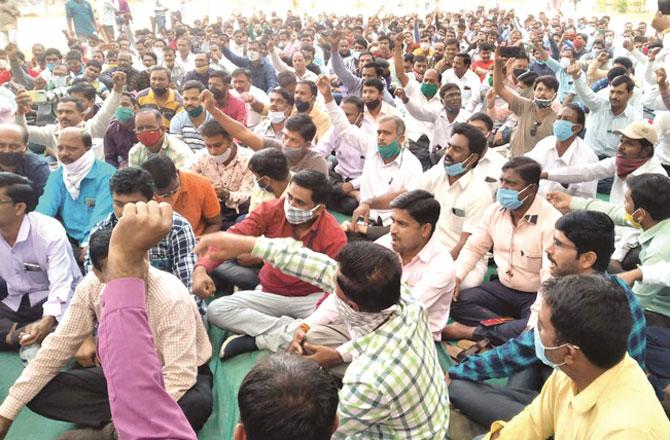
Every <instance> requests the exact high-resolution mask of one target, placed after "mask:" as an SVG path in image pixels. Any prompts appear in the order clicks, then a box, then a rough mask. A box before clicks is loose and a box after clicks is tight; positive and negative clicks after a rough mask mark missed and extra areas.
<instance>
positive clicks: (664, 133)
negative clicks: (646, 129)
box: [654, 111, 670, 165]
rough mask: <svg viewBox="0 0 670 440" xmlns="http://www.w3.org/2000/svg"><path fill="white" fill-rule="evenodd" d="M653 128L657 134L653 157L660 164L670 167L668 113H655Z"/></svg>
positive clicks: (669, 115)
mask: <svg viewBox="0 0 670 440" xmlns="http://www.w3.org/2000/svg"><path fill="white" fill-rule="evenodd" d="M654 128H655V129H656V134H658V144H656V148H654V157H656V159H658V161H659V162H661V163H662V164H666V165H670V112H667V111H666V112H658V113H656V119H654Z"/></svg>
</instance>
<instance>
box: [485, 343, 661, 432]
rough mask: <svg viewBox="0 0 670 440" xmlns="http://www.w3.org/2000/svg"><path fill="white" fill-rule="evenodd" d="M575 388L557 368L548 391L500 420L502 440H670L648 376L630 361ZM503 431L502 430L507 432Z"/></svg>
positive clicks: (494, 429)
mask: <svg viewBox="0 0 670 440" xmlns="http://www.w3.org/2000/svg"><path fill="white" fill-rule="evenodd" d="M575 392H576V390H575V384H574V382H573V381H572V379H570V378H569V377H568V376H567V375H566V374H565V373H563V372H561V371H559V370H557V371H554V373H553V374H552V375H551V376H550V377H549V379H548V380H547V383H545V384H544V387H543V388H542V392H541V393H540V395H539V396H537V397H536V398H535V400H533V402H532V403H531V404H530V405H528V406H527V407H526V409H524V410H523V411H522V412H521V413H520V414H519V415H517V416H516V417H514V418H513V419H512V420H510V421H509V422H508V423H505V422H494V423H493V424H492V425H491V432H490V433H489V434H488V435H487V436H486V440H488V439H490V438H491V436H492V435H493V433H495V432H497V431H500V436H499V437H498V438H499V439H500V440H505V439H514V440H517V439H524V440H532V439H538V440H539V439H542V440H544V439H546V438H547V437H549V436H550V435H553V436H554V438H555V439H556V440H600V439H602V440H661V439H668V438H670V421H668V418H667V417H666V415H665V413H664V412H663V408H662V407H661V403H660V402H659V400H658V399H657V398H656V395H655V394H654V390H653V388H652V387H651V384H650V383H649V381H648V380H647V377H646V376H645V374H644V372H643V371H642V369H640V367H639V366H638V364H637V362H635V361H634V360H633V359H632V358H630V357H629V356H628V354H626V356H625V357H624V359H623V360H622V361H621V362H619V363H618V364H617V365H615V366H614V367H612V368H610V369H609V370H607V371H606V372H605V373H603V374H602V375H601V376H600V377H598V378H597V379H596V380H594V381H593V382H592V383H591V384H590V385H589V386H588V387H586V389H585V390H583V391H582V392H581V393H579V394H575ZM501 429H502V430H501Z"/></svg>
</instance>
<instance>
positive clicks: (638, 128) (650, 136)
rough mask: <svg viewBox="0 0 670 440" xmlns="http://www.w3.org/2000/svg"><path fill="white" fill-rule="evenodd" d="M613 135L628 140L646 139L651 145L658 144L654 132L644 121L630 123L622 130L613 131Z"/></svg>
mask: <svg viewBox="0 0 670 440" xmlns="http://www.w3.org/2000/svg"><path fill="white" fill-rule="evenodd" d="M614 134H618V135H622V136H626V137H627V138H629V139H638V140H639V139H646V140H648V141H649V142H651V143H652V144H653V145H656V143H657V142H658V135H657V134H656V130H654V127H653V126H652V125H651V124H650V123H649V122H647V121H646V120H643V121H635V122H631V123H630V124H628V127H626V128H624V129H623V130H614Z"/></svg>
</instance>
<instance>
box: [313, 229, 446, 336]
mask: <svg viewBox="0 0 670 440" xmlns="http://www.w3.org/2000/svg"><path fill="white" fill-rule="evenodd" d="M376 243H377V244H380V245H382V246H384V247H385V248H388V249H392V247H391V234H386V235H384V236H383V237H381V238H379V239H378V240H377V241H376ZM454 280H455V270H454V260H453V259H452V258H451V254H450V253H449V249H447V247H446V246H445V245H443V244H442V243H441V242H440V240H439V239H438V238H437V236H436V235H435V234H434V235H433V236H432V237H431V239H430V240H429V241H428V243H426V245H425V246H424V247H423V249H421V251H420V252H419V253H418V254H417V255H416V256H415V257H414V258H413V259H412V261H410V262H409V263H407V264H404V265H403V266H402V282H403V283H405V284H406V285H407V286H409V288H410V290H411V292H412V296H414V297H415V298H417V299H418V300H420V301H421V304H423V306H424V308H425V309H426V310H427V311H428V320H429V327H430V331H431V333H432V334H433V339H435V340H436V341H439V340H441V338H442V329H443V328H444V326H445V325H447V321H448V320H449V311H450V309H451V299H452V295H453V293H454ZM338 317H339V314H338V311H337V306H336V305H335V295H333V294H330V295H328V297H327V298H326V299H325V300H324V301H323V303H322V304H321V305H320V306H319V308H318V309H316V311H315V312H314V313H312V314H311V315H310V316H309V317H308V318H307V319H306V320H305V322H307V324H308V325H310V326H313V325H316V324H321V325H324V324H329V323H331V322H333V321H335V320H337V318H338Z"/></svg>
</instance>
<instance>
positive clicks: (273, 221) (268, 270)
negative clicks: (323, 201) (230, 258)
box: [197, 197, 347, 296]
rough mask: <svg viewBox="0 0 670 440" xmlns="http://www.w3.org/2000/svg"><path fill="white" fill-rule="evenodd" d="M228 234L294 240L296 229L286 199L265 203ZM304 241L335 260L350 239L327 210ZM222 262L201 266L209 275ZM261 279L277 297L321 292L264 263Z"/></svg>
mask: <svg viewBox="0 0 670 440" xmlns="http://www.w3.org/2000/svg"><path fill="white" fill-rule="evenodd" d="M228 232H233V233H235V234H240V235H249V236H255V237H258V236H261V235H264V236H266V237H268V238H287V237H292V236H293V229H292V228H291V224H290V223H289V222H287V221H286V216H285V215H284V198H283V197H282V198H281V199H274V200H268V201H267V202H264V203H262V204H261V205H259V206H258V207H257V208H256V209H254V210H253V211H252V212H250V213H249V215H248V216H247V218H245V219H244V220H243V221H242V222H240V223H238V224H236V225H235V226H233V227H231V228H230V229H228ZM301 241H302V242H303V244H304V245H305V246H306V247H307V248H309V249H311V250H313V251H315V252H319V253H322V254H326V255H328V256H329V257H331V258H335V256H337V254H338V253H339V252H340V250H341V249H342V248H343V247H344V246H345V245H346V244H347V236H346V235H345V234H344V231H343V230H342V228H341V227H340V225H339V224H338V223H337V220H335V217H333V215H332V214H331V213H329V212H328V211H325V210H324V211H322V212H321V214H319V217H318V218H317V220H316V221H315V222H314V223H313V224H312V227H311V228H310V230H309V232H308V233H307V235H306V236H305V238H303V239H302V240H301ZM221 263H222V261H214V260H212V259H210V258H208V257H207V256H204V257H202V258H200V259H199V260H198V263H197V265H198V266H204V267H205V268H206V269H207V272H210V271H211V270H213V269H214V268H216V267H217V266H218V265H219V264H221ZM258 278H259V280H260V282H261V286H262V288H263V291H264V292H269V293H274V294H276V295H283V296H307V295H310V294H312V293H316V292H320V291H321V289H319V288H318V287H315V286H312V285H311V284H308V283H306V282H304V281H301V280H299V279H297V278H295V277H292V276H291V275H286V274H284V273H283V272H281V271H280V270H279V269H277V268H275V267H274V266H272V265H270V264H269V263H264V264H263V267H262V268H261V270H260V272H259V273H258Z"/></svg>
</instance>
